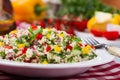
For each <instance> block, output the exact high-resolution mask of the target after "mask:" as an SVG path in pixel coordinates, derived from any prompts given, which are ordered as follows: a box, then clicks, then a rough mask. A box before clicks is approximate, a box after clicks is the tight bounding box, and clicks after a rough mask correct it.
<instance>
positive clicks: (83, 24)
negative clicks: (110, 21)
mask: <svg viewBox="0 0 120 80" xmlns="http://www.w3.org/2000/svg"><path fill="white" fill-rule="evenodd" d="M87 22H88V20H86V19H84V20H82V21H74V23H73V25H74V27H75V29H76V30H79V31H84V30H85V29H86V28H87Z"/></svg>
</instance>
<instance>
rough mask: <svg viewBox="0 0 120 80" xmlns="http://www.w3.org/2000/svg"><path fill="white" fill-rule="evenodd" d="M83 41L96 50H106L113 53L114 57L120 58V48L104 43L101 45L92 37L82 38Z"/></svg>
mask: <svg viewBox="0 0 120 80" xmlns="http://www.w3.org/2000/svg"><path fill="white" fill-rule="evenodd" d="M81 39H82V40H83V41H84V42H85V43H87V44H90V45H93V46H94V47H95V48H96V49H99V48H105V49H106V50H107V51H108V52H109V53H111V54H112V55H114V56H117V57H120V48H118V47H115V46H112V45H108V44H104V43H99V42H98V41H97V40H96V39H94V38H93V37H92V36H84V37H81Z"/></svg>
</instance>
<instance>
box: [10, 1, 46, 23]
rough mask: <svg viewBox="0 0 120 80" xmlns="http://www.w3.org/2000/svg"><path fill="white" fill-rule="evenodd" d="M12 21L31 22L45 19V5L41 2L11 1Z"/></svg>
mask: <svg viewBox="0 0 120 80" xmlns="http://www.w3.org/2000/svg"><path fill="white" fill-rule="evenodd" d="M11 2H12V6H13V11H14V19H15V20H20V21H28V22H30V21H33V20H35V19H42V18H44V17H45V15H46V14H45V4H44V2H43V1H42V0H11Z"/></svg>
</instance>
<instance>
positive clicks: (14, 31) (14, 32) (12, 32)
mask: <svg viewBox="0 0 120 80" xmlns="http://www.w3.org/2000/svg"><path fill="white" fill-rule="evenodd" d="M16 33H18V31H17V30H13V31H11V32H10V34H16Z"/></svg>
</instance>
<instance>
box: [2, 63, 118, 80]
mask: <svg viewBox="0 0 120 80" xmlns="http://www.w3.org/2000/svg"><path fill="white" fill-rule="evenodd" d="M0 80H120V64H118V63H116V62H114V61H113V62H110V63H107V64H104V65H100V66H95V67H92V68H90V69H89V70H88V71H87V72H85V73H83V74H78V75H76V76H71V77H65V78H49V79H48V78H28V77H22V76H16V75H10V74H6V73H3V72H0Z"/></svg>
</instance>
